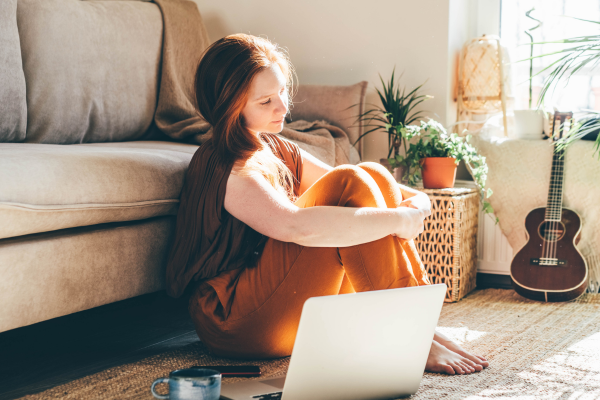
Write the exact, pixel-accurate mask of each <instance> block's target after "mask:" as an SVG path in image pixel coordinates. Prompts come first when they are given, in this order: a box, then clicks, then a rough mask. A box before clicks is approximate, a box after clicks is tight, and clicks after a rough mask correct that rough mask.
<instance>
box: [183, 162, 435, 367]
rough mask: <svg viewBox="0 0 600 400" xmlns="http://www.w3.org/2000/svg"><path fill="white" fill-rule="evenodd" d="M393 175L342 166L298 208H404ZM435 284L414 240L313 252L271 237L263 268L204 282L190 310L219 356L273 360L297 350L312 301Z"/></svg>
mask: <svg viewBox="0 0 600 400" xmlns="http://www.w3.org/2000/svg"><path fill="white" fill-rule="evenodd" d="M401 201H402V194H401V192H400V189H399V188H398V184H397V183H396V182H395V180H394V178H393V177H392V175H391V174H390V173H389V172H388V171H387V170H386V169H385V168H384V167H383V166H381V165H379V164H376V163H371V162H366V163H361V164H359V165H357V166H355V165H341V166H338V167H336V168H334V169H333V170H332V171H330V172H328V173H326V174H325V175H324V176H322V177H321V178H320V179H319V180H318V181H317V182H315V183H314V184H313V185H312V186H311V187H310V188H309V189H308V190H306V192H305V193H303V194H302V195H301V196H300V197H299V198H298V200H297V201H296V202H295V204H296V205H297V206H298V207H302V208H304V207H314V206H338V207H379V208H386V207H398V206H399V204H400V202H401ZM425 284H429V280H428V278H427V273H426V271H425V268H424V266H423V263H422V262H421V260H420V258H419V255H418V253H417V249H416V247H415V244H414V242H413V240H408V241H407V240H404V239H399V238H397V237H395V236H391V235H388V236H386V237H384V238H381V239H379V240H375V241H373V242H369V243H364V244H360V245H356V246H349V247H307V246H301V245H299V244H296V243H287V242H281V241H279V240H275V239H272V238H269V239H268V240H267V242H266V244H265V247H264V250H263V252H262V254H261V256H260V258H259V259H258V263H257V265H256V266H255V267H248V268H241V269H236V270H232V271H225V272H222V273H220V274H219V275H218V276H216V277H214V278H211V279H208V280H205V281H203V282H202V283H201V284H199V285H198V286H197V288H196V290H195V291H194V293H193V294H192V296H191V297H190V301H189V311H190V315H191V316H192V319H193V320H194V324H195V327H196V331H197V333H198V336H199V337H200V338H201V340H202V341H203V342H204V343H205V344H206V345H207V346H208V348H209V349H210V350H211V352H212V353H213V354H215V355H219V356H226V357H235V358H273V357H284V356H288V355H290V354H291V352H292V348H293V345H294V340H295V338H296V332H297V330H298V324H299V321H300V314H301V312H302V307H303V305H304V302H305V301H306V300H307V299H308V298H310V297H314V296H327V295H336V294H344V293H355V292H362V291H369V290H382V289H389V288H400V287H407V286H418V285H425Z"/></svg>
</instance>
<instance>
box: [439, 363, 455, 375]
mask: <svg viewBox="0 0 600 400" xmlns="http://www.w3.org/2000/svg"><path fill="white" fill-rule="evenodd" d="M442 371H443V372H445V373H447V374H448V375H454V374H455V373H456V372H455V371H454V368H452V367H451V366H450V365H448V364H444V365H442Z"/></svg>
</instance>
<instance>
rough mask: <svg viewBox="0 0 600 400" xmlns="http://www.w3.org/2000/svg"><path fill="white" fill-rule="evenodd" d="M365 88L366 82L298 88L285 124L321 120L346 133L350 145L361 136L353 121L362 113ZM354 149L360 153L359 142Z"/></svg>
mask: <svg viewBox="0 0 600 400" xmlns="http://www.w3.org/2000/svg"><path fill="white" fill-rule="evenodd" d="M367 85H368V82H366V81H362V82H359V83H357V84H354V85H348V86H325V85H299V86H298V92H297V93H296V95H295V96H294V98H293V107H292V109H291V111H290V114H291V119H289V117H288V122H291V121H298V120H301V119H303V120H305V121H316V120H325V121H327V122H329V123H330V124H332V125H335V126H337V127H339V128H342V129H343V130H344V131H346V133H347V134H348V139H350V144H351V145H354V142H356V140H358V138H359V137H360V135H361V133H362V125H360V124H357V123H356V119H357V117H358V116H359V115H360V114H361V113H363V112H364V105H365V95H366V91H367ZM355 147H357V148H358V151H359V152H361V150H362V149H361V142H359V143H358V144H357V145H356V146H355ZM361 155H362V153H361Z"/></svg>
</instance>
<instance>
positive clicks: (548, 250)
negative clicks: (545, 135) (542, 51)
mask: <svg viewBox="0 0 600 400" xmlns="http://www.w3.org/2000/svg"><path fill="white" fill-rule="evenodd" d="M572 118H573V113H571V112H568V113H560V112H557V113H555V115H554V121H553V126H552V132H551V133H550V135H549V136H550V137H551V138H554V137H555V135H554V132H555V128H556V124H557V122H558V124H559V125H558V131H559V137H561V136H562V130H563V129H564V125H565V121H566V120H567V119H570V120H571V122H572ZM554 148H556V141H555V142H554ZM564 152H565V151H564V150H562V151H554V152H553V156H552V173H551V175H550V187H549V189H548V202H547V205H546V207H539V208H534V209H533V210H531V211H530V212H529V214H527V217H526V218H525V229H526V230H527V243H526V244H525V246H523V248H521V250H519V251H518V252H517V254H516V255H515V256H514V258H513V260H512V262H511V264H510V277H511V280H512V285H513V288H514V289H515V291H516V292H517V293H518V294H520V295H521V296H523V297H526V298H528V299H532V300H539V301H546V302H557V301H568V300H572V299H575V298H577V297H579V296H580V295H581V294H582V293H583V292H585V290H586V288H587V285H588V267H587V263H586V261H585V259H584V258H583V256H582V255H581V253H580V252H579V250H577V248H576V247H575V245H576V244H577V243H579V239H580V235H581V218H580V217H579V215H578V214H577V213H576V212H575V211H573V210H570V209H568V208H565V207H563V206H562V198H563V178H564V157H563V156H564Z"/></svg>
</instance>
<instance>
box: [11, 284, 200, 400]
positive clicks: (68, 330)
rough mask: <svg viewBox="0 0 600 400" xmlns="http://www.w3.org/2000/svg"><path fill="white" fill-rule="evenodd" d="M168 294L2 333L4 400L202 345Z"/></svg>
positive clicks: (182, 307)
mask: <svg viewBox="0 0 600 400" xmlns="http://www.w3.org/2000/svg"><path fill="white" fill-rule="evenodd" d="M198 340H199V339H198V336H197V335H196V332H195V330H194V326H193V323H192V321H191V319H190V317H189V315H188V313H187V303H186V301H185V300H183V299H173V298H170V297H169V296H167V295H166V293H165V292H164V291H161V292H156V293H151V294H146V295H143V296H138V297H135V298H132V299H128V300H123V301H119V302H116V303H112V304H107V305H105V306H101V307H97V308H94V309H91V310H86V311H82V312H78V313H75V314H71V315H67V316H64V317H60V318H55V319H52V320H49V321H44V322H40V323H37V324H34V325H30V326H26V327H22V328H18V329H14V330H11V331H7V332H2V333H0V360H2V363H0V376H1V377H2V379H0V398H2V399H14V398H18V397H21V396H25V395H27V394H33V393H38V392H41V391H44V390H46V389H49V388H52V387H54V386H57V385H61V384H64V383H66V382H69V381H72V380H75V379H79V378H82V377H85V376H88V375H91V374H94V373H97V372H100V371H103V370H105V369H107V368H111V367H114V366H117V365H123V364H126V363H130V362H134V361H138V360H141V359H143V358H145V357H149V356H152V355H155V354H159V353H162V352H164V351H165V350H171V349H174V348H179V347H183V346H185V345H188V344H190V343H193V342H196V341H198Z"/></svg>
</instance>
